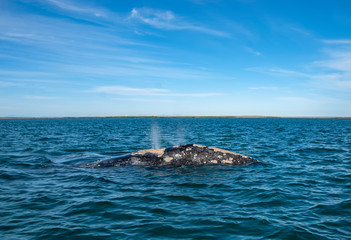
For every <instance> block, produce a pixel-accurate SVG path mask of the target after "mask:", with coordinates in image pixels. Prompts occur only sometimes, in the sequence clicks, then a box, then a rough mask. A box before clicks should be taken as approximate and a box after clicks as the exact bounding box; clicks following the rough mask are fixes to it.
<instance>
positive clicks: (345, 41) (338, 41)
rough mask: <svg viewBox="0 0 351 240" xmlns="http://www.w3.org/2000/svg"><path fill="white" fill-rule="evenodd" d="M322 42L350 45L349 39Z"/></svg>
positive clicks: (350, 40)
mask: <svg viewBox="0 0 351 240" xmlns="http://www.w3.org/2000/svg"><path fill="white" fill-rule="evenodd" d="M322 42H323V43H326V44H351V39H324V40H322Z"/></svg>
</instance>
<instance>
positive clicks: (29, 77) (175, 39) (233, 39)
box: [0, 0, 351, 117]
mask: <svg viewBox="0 0 351 240" xmlns="http://www.w3.org/2000/svg"><path fill="white" fill-rule="evenodd" d="M350 11H351V1H347V0H339V1H336V0H333V1H328V0H320V1H314V0H304V1H303V0H301V1H300V0H279V1H278V0H260V1H258V0H257V1H255V0H228V1H224V0H223V1H221V0H174V1H171V0H169V1H160V0H159V1H156V0H144V1H138V0H130V1H107V0H99V1H97V0H95V1H93V0H84V1H83V0H1V1H0V116H1V117H7V116H33V117H43V116H47V117H55V116H57V117H60V116H126V115H132V116H135V115H161V116H162V115H172V116H173V115H175V116H179V115H180V116H182V115H236V116H240V115H266V116H267V115H269V116H351V14H350Z"/></svg>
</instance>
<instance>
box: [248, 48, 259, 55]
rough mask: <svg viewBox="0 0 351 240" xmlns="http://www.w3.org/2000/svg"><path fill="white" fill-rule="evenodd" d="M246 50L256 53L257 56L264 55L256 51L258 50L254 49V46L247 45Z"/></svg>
mask: <svg viewBox="0 0 351 240" xmlns="http://www.w3.org/2000/svg"><path fill="white" fill-rule="evenodd" d="M246 50H247V51H248V52H249V53H251V54H254V55H256V56H261V55H262V53H261V52H259V51H256V50H254V49H253V48H250V47H247V48H246Z"/></svg>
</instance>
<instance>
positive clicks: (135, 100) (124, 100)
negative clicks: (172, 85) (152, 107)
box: [114, 97, 174, 103]
mask: <svg viewBox="0 0 351 240" xmlns="http://www.w3.org/2000/svg"><path fill="white" fill-rule="evenodd" d="M114 100H117V101H123V102H142V103H144V102H149V103H171V102H174V100H170V99H164V98H162V99H155V98H151V99H150V98H146V97H144V98H130V97H125V98H114Z"/></svg>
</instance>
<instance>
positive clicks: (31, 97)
mask: <svg viewBox="0 0 351 240" xmlns="http://www.w3.org/2000/svg"><path fill="white" fill-rule="evenodd" d="M24 98H26V99H32V100H55V99H61V98H59V97H51V96H25V97H24Z"/></svg>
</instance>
